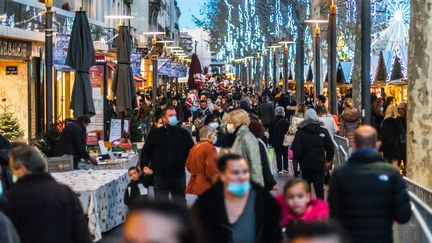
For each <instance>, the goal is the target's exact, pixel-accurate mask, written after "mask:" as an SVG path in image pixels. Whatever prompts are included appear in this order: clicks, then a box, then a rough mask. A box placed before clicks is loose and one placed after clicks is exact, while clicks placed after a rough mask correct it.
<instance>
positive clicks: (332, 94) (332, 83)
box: [328, 4, 338, 115]
mask: <svg viewBox="0 0 432 243" xmlns="http://www.w3.org/2000/svg"><path fill="white" fill-rule="evenodd" d="M328 33H329V66H328V69H329V70H328V73H329V79H328V80H329V81H328V84H329V100H330V102H329V106H330V113H331V114H334V115H337V114H338V110H337V102H336V101H337V93H336V5H335V4H331V5H330V16H329V32H328Z"/></svg>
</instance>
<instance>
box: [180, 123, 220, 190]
mask: <svg viewBox="0 0 432 243" xmlns="http://www.w3.org/2000/svg"><path fill="white" fill-rule="evenodd" d="M217 140H218V136H217V133H216V129H214V128H213V127H210V126H204V127H203V128H201V130H200V142H199V143H197V144H195V145H194V146H193V147H192V149H191V150H190V151H189V155H188V159H187V162H186V168H187V169H188V171H189V172H190V173H191V176H190V179H189V182H188V184H187V186H186V193H189V194H193V195H201V194H202V193H203V192H205V191H206V190H207V189H209V188H210V187H211V185H212V184H213V182H214V181H215V179H216V175H217V168H216V156H217V151H216V147H215V146H214V144H215V143H216V142H217Z"/></svg>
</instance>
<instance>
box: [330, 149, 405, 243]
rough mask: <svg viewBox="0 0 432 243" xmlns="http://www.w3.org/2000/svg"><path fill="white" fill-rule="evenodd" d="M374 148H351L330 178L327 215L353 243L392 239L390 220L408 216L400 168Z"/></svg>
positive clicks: (381, 242) (389, 241) (372, 242)
mask: <svg viewBox="0 0 432 243" xmlns="http://www.w3.org/2000/svg"><path fill="white" fill-rule="evenodd" d="M384 161H385V160H384V158H382V157H381V156H380V155H379V153H378V152H377V151H376V150H374V149H369V150H365V149H363V150H362V151H360V150H358V151H356V152H354V153H353V154H352V156H351V158H350V159H349V160H348V162H347V163H346V164H345V165H343V166H342V167H339V168H336V170H335V171H334V172H333V174H332V177H331V181H330V191H329V204H330V215H331V217H332V218H333V219H336V220H338V221H339V222H340V223H341V225H343V226H344V228H345V229H346V231H347V233H348V234H349V236H350V237H351V239H352V240H353V241H352V242H353V243H363V242H364V243H387V242H388V243H391V242H393V240H392V224H393V221H396V222H398V223H402V224H403V223H406V222H408V220H409V219H410V217H411V206H410V198H409V195H408V192H407V189H406V186H405V182H404V180H403V179H402V177H401V176H400V175H399V171H397V170H396V169H394V168H393V167H392V166H391V165H390V164H388V163H386V162H384Z"/></svg>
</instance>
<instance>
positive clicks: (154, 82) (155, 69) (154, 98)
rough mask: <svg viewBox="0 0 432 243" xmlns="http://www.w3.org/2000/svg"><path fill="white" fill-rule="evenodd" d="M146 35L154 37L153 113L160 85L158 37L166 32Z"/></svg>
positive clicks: (146, 33)
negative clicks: (158, 85)
mask: <svg viewBox="0 0 432 243" xmlns="http://www.w3.org/2000/svg"><path fill="white" fill-rule="evenodd" d="M144 35H148V36H153V37H152V49H151V52H152V53H151V54H152V66H153V83H152V104H153V112H155V111H156V96H157V92H156V91H157V84H158V74H157V73H158V53H157V50H156V44H157V38H156V36H158V35H165V32H145V33H144Z"/></svg>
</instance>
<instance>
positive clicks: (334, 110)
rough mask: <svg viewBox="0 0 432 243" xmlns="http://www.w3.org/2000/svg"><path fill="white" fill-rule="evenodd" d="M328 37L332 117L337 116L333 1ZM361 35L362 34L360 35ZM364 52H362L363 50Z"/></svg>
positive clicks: (334, 7)
mask: <svg viewBox="0 0 432 243" xmlns="http://www.w3.org/2000/svg"><path fill="white" fill-rule="evenodd" d="M328 35H329V38H328V39H329V49H328V51H329V54H328V57H329V65H328V67H327V68H328V69H327V70H328V71H327V73H328V88H329V100H330V102H329V106H330V113H331V114H333V115H337V114H338V110H337V103H336V98H337V94H336V5H335V4H334V0H331V3H330V15H329V21H328ZM362 35H363V34H362ZM363 51H364V50H363Z"/></svg>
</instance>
